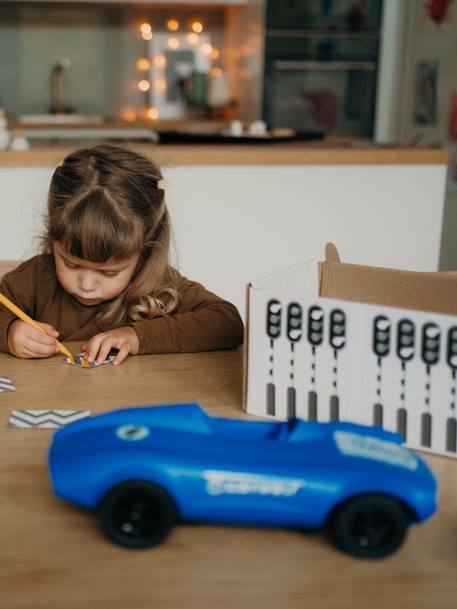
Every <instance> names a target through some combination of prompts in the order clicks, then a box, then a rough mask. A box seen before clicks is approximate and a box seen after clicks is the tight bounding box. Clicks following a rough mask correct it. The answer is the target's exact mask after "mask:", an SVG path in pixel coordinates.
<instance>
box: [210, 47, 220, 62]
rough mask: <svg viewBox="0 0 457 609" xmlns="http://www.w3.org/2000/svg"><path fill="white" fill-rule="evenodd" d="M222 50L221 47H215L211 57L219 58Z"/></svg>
mask: <svg viewBox="0 0 457 609" xmlns="http://www.w3.org/2000/svg"><path fill="white" fill-rule="evenodd" d="M220 54H221V53H220V51H219V49H216V48H214V47H213V49H212V51H211V59H219V56H220Z"/></svg>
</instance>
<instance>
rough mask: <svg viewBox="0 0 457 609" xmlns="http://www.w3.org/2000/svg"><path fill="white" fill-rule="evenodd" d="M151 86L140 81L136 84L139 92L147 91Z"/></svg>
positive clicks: (144, 81)
mask: <svg viewBox="0 0 457 609" xmlns="http://www.w3.org/2000/svg"><path fill="white" fill-rule="evenodd" d="M150 87H151V85H150V83H149V81H148V80H140V82H139V83H138V89H139V90H140V91H149V89H150Z"/></svg>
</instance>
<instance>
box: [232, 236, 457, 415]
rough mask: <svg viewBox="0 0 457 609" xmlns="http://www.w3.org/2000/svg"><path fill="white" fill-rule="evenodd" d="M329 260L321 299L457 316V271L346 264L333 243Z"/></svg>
mask: <svg viewBox="0 0 457 609" xmlns="http://www.w3.org/2000/svg"><path fill="white" fill-rule="evenodd" d="M325 258H326V260H325V261H323V262H319V296H322V297H325V298H335V299H341V300H349V301H353V302H362V303H367V304H379V305H384V306H394V307H400V308H405V309H411V310H416V311H425V312H427V311H429V312H433V313H444V314H449V315H457V271H455V272H454V271H452V272H448V271H447V272H431V273H425V272H424V273H419V272H412V271H403V270H397V269H388V268H383V267H374V266H363V265H357V264H347V263H342V262H340V256H339V253H338V250H337V248H336V247H335V245H334V244H333V243H327V244H326V246H325ZM250 291H251V284H248V285H247V286H246V321H245V339H244V344H243V390H242V404H243V409H244V410H246V407H247V378H248V366H249V342H248V336H249V295H250Z"/></svg>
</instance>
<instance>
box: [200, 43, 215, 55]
mask: <svg viewBox="0 0 457 609" xmlns="http://www.w3.org/2000/svg"><path fill="white" fill-rule="evenodd" d="M200 49H201V52H202V53H203V54H204V55H211V51H212V50H213V47H212V46H211V45H210V43H209V42H205V44H202V46H201V47H200Z"/></svg>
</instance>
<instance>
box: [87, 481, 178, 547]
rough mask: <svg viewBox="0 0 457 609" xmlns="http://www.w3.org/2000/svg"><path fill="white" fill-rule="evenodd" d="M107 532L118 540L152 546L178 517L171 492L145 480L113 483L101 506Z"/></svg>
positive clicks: (103, 522)
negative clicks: (114, 484) (113, 485)
mask: <svg viewBox="0 0 457 609" xmlns="http://www.w3.org/2000/svg"><path fill="white" fill-rule="evenodd" d="M99 518H100V523H101V526H102V529H103V532H104V533H105V535H107V537H108V538H109V539H111V541H113V542H114V543H116V544H118V545H121V546H125V547H128V548H149V547H152V546H156V545H158V544H160V543H161V542H162V541H164V539H165V538H166V537H167V536H168V535H169V533H170V531H171V529H172V528H173V525H174V522H175V520H176V508H175V504H174V502H173V500H172V499H171V497H170V495H169V494H168V493H167V492H166V491H165V490H164V489H163V488H162V487H160V486H158V485H156V484H152V483H150V482H146V481H143V480H131V481H129V482H122V483H121V484H118V485H116V486H115V487H113V488H112V489H111V490H110V491H109V492H108V493H107V494H106V495H105V497H104V498H103V500H102V501H101V503H100V506H99Z"/></svg>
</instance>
